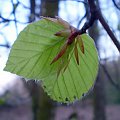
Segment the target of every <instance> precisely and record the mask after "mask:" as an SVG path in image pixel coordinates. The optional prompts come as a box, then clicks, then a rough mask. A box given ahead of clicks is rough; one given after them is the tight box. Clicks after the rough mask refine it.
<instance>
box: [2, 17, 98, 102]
mask: <svg viewBox="0 0 120 120" xmlns="http://www.w3.org/2000/svg"><path fill="white" fill-rule="evenodd" d="M57 20H58V19H57ZM57 20H55V22H54V19H51V20H49V19H47V18H44V19H42V20H40V21H38V22H35V23H32V24H30V25H28V26H27V27H26V28H25V29H24V30H23V31H22V32H21V33H20V34H19V36H18V38H17V40H16V41H15V43H14V44H13V46H12V49H11V51H10V55H9V59H8V61H7V64H6V67H5V68H4V70H6V71H9V72H12V73H15V74H17V75H20V76H23V77H25V78H28V79H36V80H41V81H42V86H43V88H44V90H45V91H46V92H47V94H48V95H49V96H50V97H51V98H52V99H54V100H56V101H58V102H64V103H68V102H73V101H74V100H76V99H80V98H81V97H82V95H83V94H85V93H87V92H88V91H89V90H90V88H91V87H92V86H93V84H94V81H95V78H96V75H97V71H98V55H97V51H96V48H95V45H94V42H93V40H92V39H91V38H90V37H89V36H88V35H87V34H83V35H81V36H79V37H78V38H76V39H75V41H74V42H73V43H72V44H71V45H68V46H66V44H65V43H66V40H67V38H68V37H67V36H66V35H63V36H56V35H55V34H56V33H58V32H59V31H62V30H63V31H64V29H68V28H69V27H68V26H69V25H68V23H67V22H65V24H64V21H62V20H61V19H60V22H59V20H58V21H57ZM72 29H73V30H74V28H72ZM61 34H63V33H61ZM67 35H69V34H68V33H67ZM79 39H80V40H81V39H82V42H79V43H77V44H76V42H77V41H79ZM81 43H82V45H81V46H82V47H83V46H84V51H82V50H81V47H80V44H81ZM61 49H63V50H65V51H62V50H61ZM60 50H61V51H62V52H64V54H63V55H62V57H60V58H59V59H58V60H57V61H55V62H53V63H52V64H51V62H52V61H53V59H54V58H55V56H56V55H57V54H58V53H59V52H60ZM74 50H75V52H74ZM74 53H76V55H74ZM75 56H76V57H75ZM78 57H79V58H78ZM76 59H77V60H79V64H78V61H76Z"/></svg>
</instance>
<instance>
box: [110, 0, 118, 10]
mask: <svg viewBox="0 0 120 120" xmlns="http://www.w3.org/2000/svg"><path fill="white" fill-rule="evenodd" d="M112 2H113V4H114V5H115V7H116V8H117V9H118V10H120V6H118V4H117V3H116V2H115V0H112ZM119 5H120V3H119Z"/></svg>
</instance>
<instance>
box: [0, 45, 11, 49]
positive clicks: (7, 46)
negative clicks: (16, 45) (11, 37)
mask: <svg viewBox="0 0 120 120" xmlns="http://www.w3.org/2000/svg"><path fill="white" fill-rule="evenodd" d="M0 47H6V48H10V46H9V45H8V44H0Z"/></svg>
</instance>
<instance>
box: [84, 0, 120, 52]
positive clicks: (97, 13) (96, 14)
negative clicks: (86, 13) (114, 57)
mask: <svg viewBox="0 0 120 120" xmlns="http://www.w3.org/2000/svg"><path fill="white" fill-rule="evenodd" d="M88 3H89V6H90V13H91V17H92V18H93V21H92V22H90V21H91V19H92V18H90V20H89V22H88V23H89V24H88V25H87V27H86V28H87V29H88V28H89V27H91V25H92V24H93V23H94V21H95V20H99V21H100V23H101V24H102V26H103V27H104V28H105V30H106V32H107V33H108V35H109V36H110V38H111V39H112V41H113V43H114V44H115V45H116V47H117V49H118V51H119V52H120V43H119V42H118V40H117V38H116V37H115V35H114V34H113V32H112V31H111V29H110V27H109V26H108V24H107V23H106V21H105V19H104V18H103V16H102V13H101V10H100V8H99V7H98V6H97V5H96V3H95V1H94V0H88ZM90 23H91V24H90Z"/></svg>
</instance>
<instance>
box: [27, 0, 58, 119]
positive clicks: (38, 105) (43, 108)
mask: <svg viewBox="0 0 120 120" xmlns="http://www.w3.org/2000/svg"><path fill="white" fill-rule="evenodd" d="M35 1H36V0H30V7H31V9H30V17H29V22H33V21H34V20H35V7H36V3H35ZM40 1H41V5H40V15H41V16H49V17H54V16H55V15H58V4H59V0H56V1H55V2H49V0H40ZM27 87H28V88H29V91H30V93H31V97H32V108H33V113H34V120H53V115H52V111H53V108H54V105H53V103H52V101H51V100H50V99H49V98H48V96H47V94H46V93H45V92H44V91H43V89H42V87H41V86H40V85H39V83H38V82H36V81H34V80H31V81H29V82H27Z"/></svg>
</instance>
